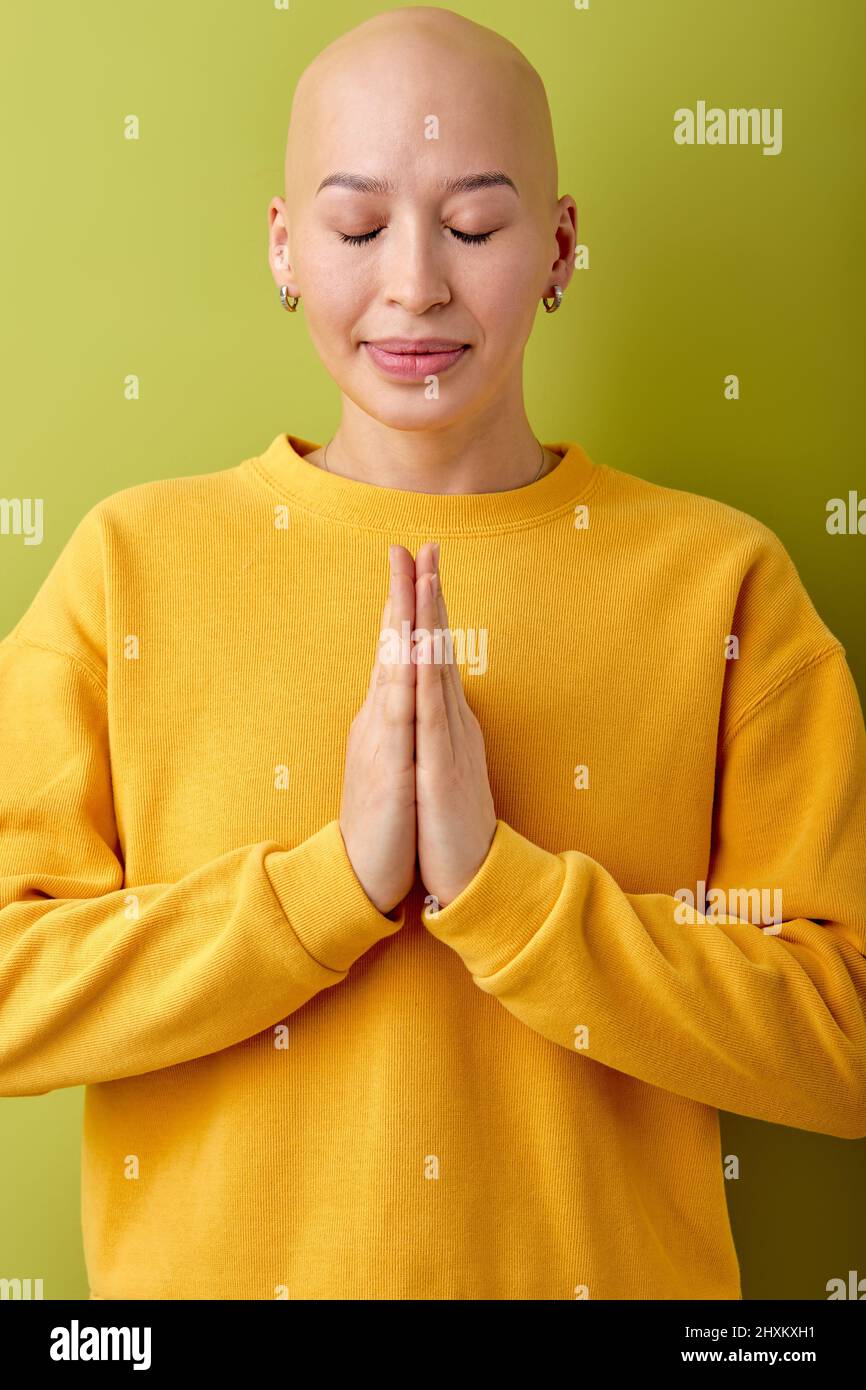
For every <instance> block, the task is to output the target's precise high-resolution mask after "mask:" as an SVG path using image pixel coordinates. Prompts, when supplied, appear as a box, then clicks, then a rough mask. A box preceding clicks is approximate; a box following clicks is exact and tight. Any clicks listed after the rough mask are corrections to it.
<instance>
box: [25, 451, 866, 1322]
mask: <svg viewBox="0 0 866 1390" xmlns="http://www.w3.org/2000/svg"><path fill="white" fill-rule="evenodd" d="M314 447H316V446H315V445H314V444H313V443H312V442H310V441H307V440H303V439H300V438H297V437H294V436H288V435H285V434H279V435H278V436H277V437H276V438H275V439H274V440H273V442H272V443H271V444H270V446H269V447H268V448H267V449H266V451H265V452H264V453H263V454H262V455H261V456H258V457H254V458H249V459H246V460H244V461H243V462H242V463H240V464H239V465H238V466H236V467H228V468H223V469H220V470H217V471H214V472H211V473H208V474H204V475H196V476H189V477H179V478H174V479H168V480H165V481H158V482H149V483H143V484H139V485H136V486H133V487H129V488H127V489H125V490H123V491H120V492H117V493H115V494H114V495H112V496H110V497H108V498H107V499H105V500H104V501H102V502H99V503H98V504H97V505H95V506H94V507H93V508H92V509H91V510H90V511H89V512H88V513H87V514H86V515H85V516H84V517H83V519H82V520H81V521H80V522H79V523H78V525H77V526H76V527H75V529H74V531H73V533H72V535H71V538H70V539H69V540H68V542H67V543H66V545H65V548H64V549H63V551H62V553H61V555H60V557H59V558H58V560H57V561H56V563H55V565H54V567H53V569H52V571H51V572H50V574H49V575H48V577H47V579H46V580H45V582H44V583H43V585H42V587H41V589H40V590H39V592H38V593H37V595H36V596H35V598H34V599H33V600H32V602H31V604H30V606H29V608H28V609H27V611H26V612H25V614H24V615H23V617H22V618H21V620H20V621H19V622H18V624H17V625H16V627H15V628H14V629H13V630H12V632H11V633H9V634H8V635H7V636H6V638H5V639H4V641H3V642H2V643H0V1001H2V1002H0V1094H3V1095H6V1096H26V1095H39V1094H42V1093H44V1092H46V1091H51V1090H54V1089H56V1088H58V1087H65V1086H75V1085H79V1084H84V1085H86V1087H87V1091H86V1103H85V1134H84V1149H83V1194H82V1198H83V1228H84V1242H85V1253H86V1259H87V1267H88V1274H89V1279H90V1285H91V1290H92V1293H93V1295H94V1296H96V1297H100V1298H146V1299H151V1298H152V1299H164V1298H190V1299H204V1298H217V1299H229V1298H251V1299H274V1298H289V1299H385V1298H397V1299H574V1298H583V1297H589V1298H594V1299H605V1298H607V1299H631V1298H635V1299H678V1298H707V1299H708V1298H724V1299H736V1298H738V1297H740V1280H739V1270H738V1263H737V1258H736V1253H735V1249H734V1245H733V1241H732V1236H731V1230H730V1225H729V1221H728V1214H727V1207H726V1197H725V1179H724V1174H723V1162H722V1153H721V1149H720V1137H719V1125H718V1108H722V1109H724V1110H729V1111H734V1112H736V1113H738V1114H742V1115H749V1116H756V1117H758V1118H759V1119H762V1120H768V1121H773V1122H774V1123H777V1124H781V1125H788V1126H794V1127H796V1128H801V1129H807V1130H815V1131H818V1132H820V1133H824V1134H831V1135H837V1136H844V1137H848V1138H858V1137H862V1136H866V1021H864V1009H866V732H864V725H863V715H862V711H861V706H860V703H859V700H858V696H857V692H856V689H855V685H854V682H853V678H852V676H851V673H850V670H849V667H848V665H847V663H846V660H845V652H844V648H843V647H842V646H841V645H840V643H839V642H838V640H837V639H836V638H835V637H834V636H833V634H832V633H831V632H830V631H829V630H828V628H827V627H826V626H825V625H824V623H823V622H822V620H821V619H820V617H819V616H818V614H817V613H816V611H815V608H814V607H813V605H812V603H811V601H810V599H809V597H808V595H807V593H806V591H805V589H804V587H803V584H802V582H801V581H800V579H799V577H798V574H797V571H796V569H795V567H794V564H793V562H792V560H791V559H790V557H789V556H788V554H787V552H786V550H785V549H784V547H783V545H782V543H781V542H780V541H779V539H778V538H777V537H776V536H775V535H774V533H773V532H772V531H770V530H768V528H767V527H766V526H764V525H763V524H762V523H760V522H759V521H757V520H755V519H754V518H752V517H750V516H748V515H746V514H744V513H743V512H740V511H738V510H736V509H734V508H732V507H730V506H726V505H724V504H722V503H720V502H717V501H714V500H711V499H708V498H705V497H701V496H698V495H695V494H692V493H689V492H685V491H678V490H674V489H670V488H665V487H661V486H659V485H657V484H653V483H650V482H646V481H644V480H642V479H640V478H638V477H635V476H633V475H631V474H629V473H626V472H623V471H621V470H618V469H615V468H612V467H607V466H605V465H603V464H595V463H593V461H592V460H591V459H590V458H589V457H588V456H587V454H586V453H585V451H584V450H583V449H581V448H580V447H579V446H578V445H577V444H573V443H570V444H552V445H550V446H549V447H551V448H552V449H554V450H555V451H556V452H557V453H559V454H560V455H561V462H560V463H559V464H558V466H557V467H556V468H555V469H554V470H553V471H552V472H550V473H549V474H547V475H546V476H545V477H543V478H541V479H539V480H538V481H537V482H535V483H533V484H530V485H529V486H527V487H523V488H519V489H513V490H509V491H504V492H494V493H478V494H471V495H465V494H463V495H456V496H450V495H430V494H420V493H412V492H404V491H401V490H393V489H386V488H381V487H377V486H374V485H372V484H368V483H360V482H357V481H354V480H351V479H346V478H341V477H339V476H337V475H335V474H331V473H326V472H323V471H322V470H320V469H318V468H316V467H314V466H313V465H311V464H310V463H308V462H306V461H305V459H304V457H303V456H304V454H305V453H307V452H309V451H310V450H311V449H313V448H314ZM432 539H438V540H439V541H440V542H441V562H440V563H441V573H442V583H443V589H444V593H445V596H446V600H447V603H448V609H449V615H450V620H451V624H452V628H453V630H454V633H455V654H456V655H457V656H458V659H459V658H460V652H461V646H460V642H461V640H462V641H463V647H462V652H463V660H462V664H460V666H459V670H460V675H461V679H462V681H463V685H464V689H465V691H466V695H467V699H468V701H469V703H470V705H471V706H472V708H473V710H474V711H475V713H476V714H477V716H478V718H479V720H480V723H481V727H482V730H483V732H484V736H485V743H486V750H487V760H488V767H489V773H490V783H491V788H492V791H493V795H494V799H495V804H496V810H497V815H498V817H499V820H498V823H497V828H496V833H495V835H494V838H493V842H492V844H491V847H490V850H489V853H488V855H487V858H486V859H485V861H484V863H483V865H482V866H481V868H480V869H479V871H478V873H477V874H476V876H475V878H474V879H473V880H472V882H471V883H470V884H469V885H468V886H467V887H466V888H465V889H464V891H463V892H462V893H461V894H460V895H459V897H457V898H455V899H454V901H453V902H450V903H449V904H448V905H447V906H445V907H444V908H442V909H441V910H440V911H439V912H438V913H436V912H435V910H434V912H432V913H431V914H429V915H427V916H426V917H425V916H424V915H422V914H423V911H424V899H425V890H424V888H423V887H422V886H421V885H420V883H417V882H416V885H415V888H414V889H413V891H412V893H411V894H410V896H409V898H408V899H407V900H406V901H405V903H404V904H403V905H402V907H401V908H400V909H398V911H397V912H396V913H395V918H396V920H393V919H391V918H389V917H386V916H383V915H382V914H381V913H380V912H379V911H378V910H377V909H376V908H375V907H374V906H373V905H372V903H370V902H369V900H368V899H367V898H366V896H365V894H364V892H363V890H362V888H361V886H360V884H359V882H358V880H357V879H356V877H355V874H354V872H353V870H352V866H351V863H350V861H349V859H348V856H347V854H346V851H345V846H344V844H343V841H342V837H341V835H340V830H339V823H338V815H339V805H340V792H341V786H342V774H343V766H344V754H345V742H346V736H347V733H348V728H349V725H350V723H351V721H352V718H353V717H354V715H355V713H356V712H357V710H358V708H359V707H360V705H361V703H362V701H363V699H364V695H365V693H366V689H367V685H368V681H369V676H370V670H371V666H372V663H373V660H374V657H375V652H376V644H377V638H378V632H379V619H380V616H381V612H382V607H383V603H384V599H385V594H386V591H387V585H388V561H387V552H388V545H389V543H391V542H399V543H401V544H403V545H406V546H407V547H409V548H410V549H411V550H412V553H413V554H414V553H416V551H417V549H418V548H419V546H420V545H421V543H422V542H423V541H425V540H432ZM461 635H462V636H461ZM779 905H780V906H781V912H779V911H776V908H777V906H779ZM434 908H435V905H434Z"/></svg>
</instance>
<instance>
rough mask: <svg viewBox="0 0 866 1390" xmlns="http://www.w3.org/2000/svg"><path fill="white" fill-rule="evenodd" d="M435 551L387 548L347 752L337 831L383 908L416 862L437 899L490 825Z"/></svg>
mask: <svg viewBox="0 0 866 1390" xmlns="http://www.w3.org/2000/svg"><path fill="white" fill-rule="evenodd" d="M438 552H439V547H438V544H436V543H434V542H428V543H426V544H425V545H423V546H422V547H421V549H420V550H419V551H418V555H417V557H416V558H415V560H413V558H412V556H411V554H410V553H409V551H408V550H406V549H405V548H404V547H403V546H399V545H394V546H392V547H391V551H390V556H391V583H390V589H389V593H388V598H387V600H386V603H385V608H384V612H383V615H382V632H381V635H380V641H379V650H378V653H377V657H376V661H375V663H374V665H373V670H372V674H371V677H370V684H369V687H368V690H367V696H366V699H365V701H364V704H363V705H362V706H361V709H360V710H359V711H358V714H357V715H356V716H355V718H354V720H353V721H352V725H351V727H350V730H349V738H348V743H347V749H346V766H345V773H344V779H343V798H342V804H341V809H340V830H341V833H342V836H343V841H344V843H345V846H346V850H347V853H348V855H349V859H350V861H351V863H352V867H353V869H354V871H355V874H356V876H357V878H358V880H359V882H360V884H361V886H362V887H363V889H364V891H365V893H366V894H367V896H368V897H369V898H370V900H371V902H372V903H373V904H374V905H375V906H376V907H377V908H378V909H379V911H380V912H383V913H389V912H391V911H393V909H394V908H395V907H396V906H397V904H398V903H400V902H401V901H402V899H403V898H405V897H406V895H407V893H408V892H409V890H410V889H411V887H412V885H413V882H414V879H415V870H416V865H417V867H418V869H419V871H420V876H421V880H422V882H423V884H424V887H425V888H426V890H427V892H428V893H429V894H430V895H431V896H432V897H433V898H435V900H436V904H437V905H438V906H439V907H445V906H446V905H447V904H448V903H449V902H451V901H452V900H453V899H454V898H456V897H457V895H458V894H459V893H460V892H462V890H463V889H464V888H465V887H466V885H467V884H468V883H469V882H471V880H472V879H473V878H474V876H475V874H476V873H477V872H478V869H479V868H480V867H481V865H482V863H483V862H484V859H485V858H486V855H487V851H488V850H489V848H490V844H491V841H492V839H493V835H494V833H495V830H496V810H495V808H494V804H493V796H492V793H491V791H490V783H489V780H488V776H487V760H486V756H485V751H484V738H483V735H482V732H481V726H480V724H479V723H478V720H477V719H476V717H475V715H474V714H473V713H472V710H471V709H470V708H469V705H468V704H467V702H466V697H465V695H464V692H463V685H462V682H461V680H460V676H459V673H458V671H457V669H456V667H455V665H454V661H453V650H452V644H451V638H450V631H449V626H448V613H447V609H446V607H445V598H444V595H443V593H442V588H441V584H440V582H439V573H438ZM406 625H408V626H406ZM406 632H408V633H409V634H411V641H410V643H409V644H408V646H407V644H405V643H404V642H403V640H402V638H403V634H404V633H406Z"/></svg>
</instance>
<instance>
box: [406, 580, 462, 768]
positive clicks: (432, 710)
mask: <svg viewBox="0 0 866 1390" xmlns="http://www.w3.org/2000/svg"><path fill="white" fill-rule="evenodd" d="M432 579H433V576H432V575H431V574H430V573H429V572H427V573H425V574H423V575H422V576H421V578H420V579H418V580H416V584H415V627H416V630H420V632H421V636H420V637H419V640H418V642H417V644H416V646H415V649H414V655H415V657H416V665H415V761H416V763H418V764H419V765H420V766H422V767H424V768H428V769H432V768H434V767H450V766H451V765H452V763H453V760H454V749H453V746H452V743H451V730H450V726H449V722H448V708H447V706H446V703H445V692H444V688H443V683H442V669H443V666H442V658H443V655H444V653H443V651H442V650H440V646H439V643H438V642H436V641H434V637H435V630H436V628H437V627H438V626H439V623H438V612H439V607H438V602H437V599H436V595H435V594H434V593H433V589H432Z"/></svg>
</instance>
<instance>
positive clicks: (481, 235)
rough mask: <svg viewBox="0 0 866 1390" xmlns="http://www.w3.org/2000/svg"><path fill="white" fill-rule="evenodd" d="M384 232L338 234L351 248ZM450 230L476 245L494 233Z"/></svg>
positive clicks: (362, 244)
mask: <svg viewBox="0 0 866 1390" xmlns="http://www.w3.org/2000/svg"><path fill="white" fill-rule="evenodd" d="M382 230H383V229H382V228H381V227H376V228H375V229H374V230H373V231H372V232H364V234H363V236H347V234H346V233H345V232H338V233H337V235H338V236H339V238H340V240H341V241H345V242H347V243H348V244H349V245H351V246H364V245H366V243H367V242H368V241H373V239H374V238H375V237H377V236H378V235H379V233H380V232H381V231H382ZM448 230H449V232H451V233H452V235H453V236H455V237H456V238H457V240H458V241H466V242H469V243H470V244H476V245H477V244H478V243H479V242H482V241H489V240H490V238H491V237H492V236H493V233H492V232H477V233H475V234H474V235H473V234H472V233H471V232H458V230H457V228H456V227H449V228H448Z"/></svg>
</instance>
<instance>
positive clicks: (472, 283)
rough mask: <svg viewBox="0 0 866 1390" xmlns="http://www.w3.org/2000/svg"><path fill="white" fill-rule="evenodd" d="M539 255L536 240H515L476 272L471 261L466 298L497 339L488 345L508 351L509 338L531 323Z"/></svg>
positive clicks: (533, 311)
mask: <svg viewBox="0 0 866 1390" xmlns="http://www.w3.org/2000/svg"><path fill="white" fill-rule="evenodd" d="M536 257H537V247H536V246H535V245H534V244H532V243H529V242H527V243H526V244H522V243H521V244H518V243H515V244H513V245H511V246H509V247H508V248H507V249H505V250H503V251H502V252H500V253H499V254H491V255H490V256H488V257H487V258H486V261H485V264H484V266H483V267H482V268H478V269H476V270H475V271H474V272H473V269H472V266H471V263H470V264H469V266H468V267H467V270H466V276H465V278H464V281H463V294H464V298H465V302H466V303H467V304H468V305H469V308H470V311H471V312H472V314H473V316H474V317H475V319H476V321H477V322H478V323H479V324H481V326H482V328H483V329H484V332H485V336H486V337H487V338H488V339H490V338H491V337H494V338H495V339H496V340H498V342H497V341H494V342H492V343H491V342H488V349H489V348H490V347H493V348H494V349H495V350H500V351H501V352H503V353H507V351H508V348H509V341H508V340H509V339H511V338H513V337H515V336H522V335H524V334H525V332H526V326H527V324H529V325H531V324H532V322H533V316H534V313H535V309H536V308H537V304H538V293H537V285H538V283H539V270H538V265H537V260H536Z"/></svg>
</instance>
